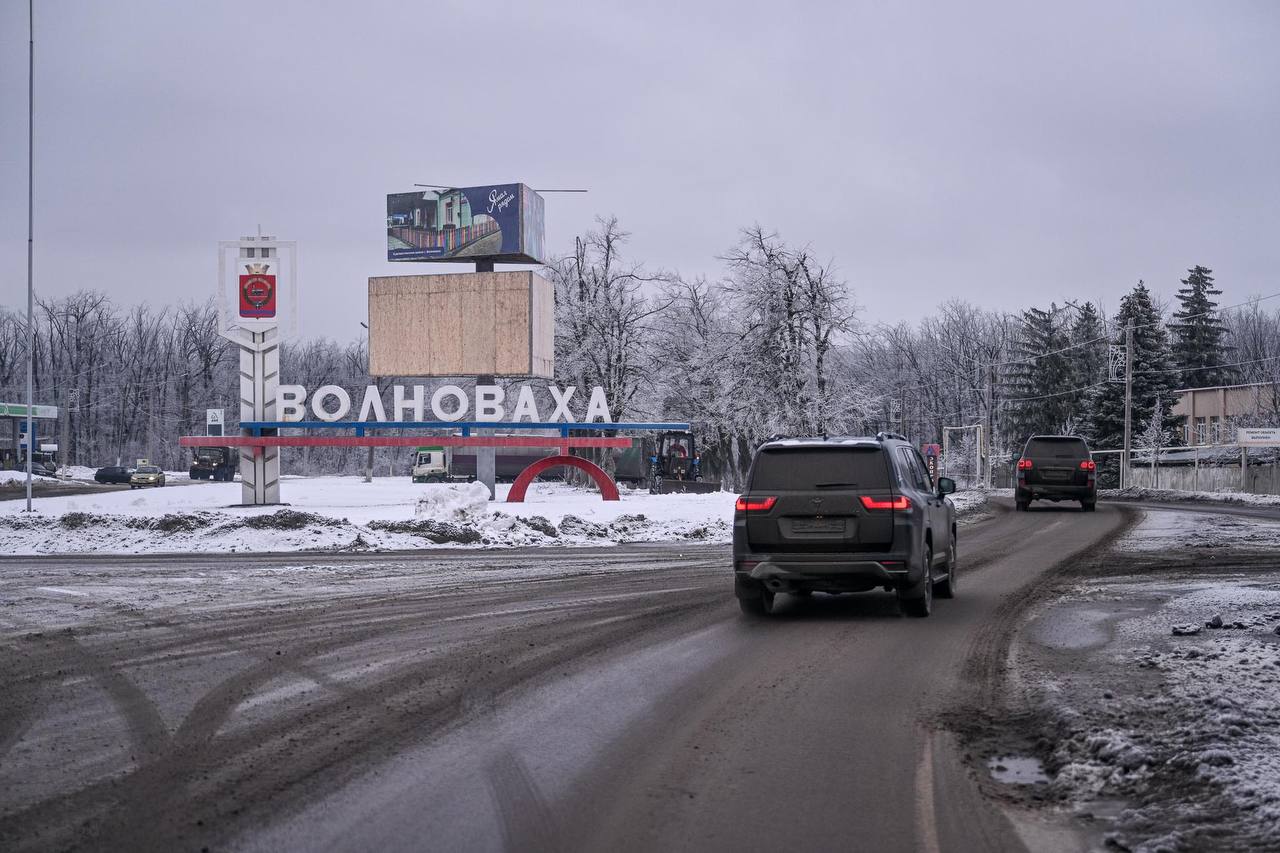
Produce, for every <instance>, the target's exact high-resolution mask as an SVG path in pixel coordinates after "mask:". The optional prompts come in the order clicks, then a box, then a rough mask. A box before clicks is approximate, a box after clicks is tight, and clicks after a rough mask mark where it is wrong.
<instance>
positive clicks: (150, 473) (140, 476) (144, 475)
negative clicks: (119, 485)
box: [129, 465, 164, 489]
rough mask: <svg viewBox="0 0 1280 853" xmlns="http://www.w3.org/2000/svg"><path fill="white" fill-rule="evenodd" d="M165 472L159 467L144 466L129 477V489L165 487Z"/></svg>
mask: <svg viewBox="0 0 1280 853" xmlns="http://www.w3.org/2000/svg"><path fill="white" fill-rule="evenodd" d="M163 485H164V472H163V471H161V470H160V467H159V466H158V465H143V466H142V467H140V468H139V469H138V470H137V471H134V472H133V475H132V476H130V477H129V488H131V489H140V488H142V487H143V486H163Z"/></svg>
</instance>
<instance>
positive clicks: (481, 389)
mask: <svg viewBox="0 0 1280 853" xmlns="http://www.w3.org/2000/svg"><path fill="white" fill-rule="evenodd" d="M543 387H544V388H545V390H546V392H547V394H548V395H549V396H550V397H551V402H550V404H549V405H546V404H544V406H543V410H546V409H550V417H546V418H544V417H543V410H540V409H539V406H538V399H537V395H536V394H535V392H534V388H533V387H532V386H530V385H528V384H524V385H521V386H519V390H518V391H517V392H516V393H515V394H514V403H512V398H511V397H508V395H507V391H506V389H504V388H502V387H501V386H498V385H477V386H475V391H474V392H473V394H472V395H471V396H468V395H467V392H466V391H464V390H463V389H462V388H460V387H459V386H457V385H441V386H440V387H439V388H437V389H436V390H435V392H434V393H432V394H431V396H430V398H428V396H427V389H426V386H424V385H413V386H405V385H393V386H391V389H390V390H391V406H390V407H389V408H388V407H387V406H386V405H385V401H384V399H383V396H382V392H381V391H379V390H378V387H377V386H376V385H369V386H366V387H365V389H364V395H363V398H362V399H361V402H360V410H359V416H358V418H357V420H358V421H363V422H370V421H372V422H380V423H400V422H406V421H408V422H420V421H424V420H428V418H427V417H426V414H427V411H428V408H429V409H430V413H431V415H432V418H431V419H433V420H437V421H463V420H468V417H467V416H468V414H473V417H472V418H470V420H474V421H482V422H485V423H494V424H497V423H500V422H503V421H507V422H509V423H544V422H564V423H578V420H577V418H576V417H575V416H574V412H573V410H572V409H571V408H570V405H571V404H572V403H573V401H574V398H575V396H576V395H577V393H578V388H577V386H574V385H569V386H567V387H565V388H561V387H559V386H556V385H546V386H543ZM406 391H408V392H407V393H406ZM308 410H310V413H311V414H312V415H314V416H315V417H316V418H317V419H318V420H322V421H326V422H336V421H341V420H343V419H344V418H346V417H347V416H348V415H349V414H351V411H352V399H351V395H350V394H349V393H348V392H347V389H345V388H343V387H342V386H340V385H322V386H320V387H319V388H317V389H316V390H315V393H313V394H311V395H310V403H309V404H308V394H307V389H306V388H305V387H304V386H302V385H278V386H277V387H276V412H277V413H278V415H279V418H280V420H281V421H289V422H298V421H305V420H307V419H308V417H307V414H308ZM388 412H390V417H388V416H387V414H388ZM508 414H509V416H510V417H509V418H508ZM595 421H599V422H603V423H611V422H612V421H613V418H612V417H611V416H610V415H609V404H608V401H607V400H606V399H605V393H604V388H602V387H601V386H599V385H597V386H595V387H594V388H592V389H591V391H590V395H589V397H588V399H587V408H586V413H585V414H584V416H583V418H582V422H583V423H592V422H595Z"/></svg>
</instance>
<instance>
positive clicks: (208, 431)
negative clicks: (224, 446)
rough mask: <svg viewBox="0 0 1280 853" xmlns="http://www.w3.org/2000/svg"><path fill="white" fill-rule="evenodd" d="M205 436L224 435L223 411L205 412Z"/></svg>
mask: <svg viewBox="0 0 1280 853" xmlns="http://www.w3.org/2000/svg"><path fill="white" fill-rule="evenodd" d="M204 426H205V430H204V434H205V435H217V436H220V435H222V434H223V417H222V409H205V410H204Z"/></svg>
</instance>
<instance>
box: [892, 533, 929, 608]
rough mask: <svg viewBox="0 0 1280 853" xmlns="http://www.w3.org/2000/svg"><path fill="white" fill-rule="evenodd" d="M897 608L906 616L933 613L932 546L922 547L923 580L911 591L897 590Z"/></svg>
mask: <svg viewBox="0 0 1280 853" xmlns="http://www.w3.org/2000/svg"><path fill="white" fill-rule="evenodd" d="M898 606H899V607H901V608H902V612H903V613H905V614H907V615H908V616H928V615H929V614H930V613H932V612H933V546H932V545H926V546H925V547H924V578H922V579H921V581H920V582H919V583H917V584H916V585H915V586H913V587H911V589H905V590H898Z"/></svg>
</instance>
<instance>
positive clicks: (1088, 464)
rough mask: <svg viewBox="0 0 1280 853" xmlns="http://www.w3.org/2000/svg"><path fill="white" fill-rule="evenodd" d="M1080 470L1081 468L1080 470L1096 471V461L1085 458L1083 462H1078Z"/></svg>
mask: <svg viewBox="0 0 1280 853" xmlns="http://www.w3.org/2000/svg"><path fill="white" fill-rule="evenodd" d="M1080 470H1081V471H1096V470H1098V465H1097V463H1096V462H1094V461H1093V460H1092V459H1086V460H1084V461H1083V462H1081V463H1080Z"/></svg>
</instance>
